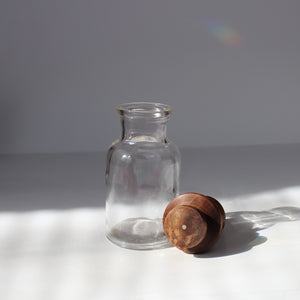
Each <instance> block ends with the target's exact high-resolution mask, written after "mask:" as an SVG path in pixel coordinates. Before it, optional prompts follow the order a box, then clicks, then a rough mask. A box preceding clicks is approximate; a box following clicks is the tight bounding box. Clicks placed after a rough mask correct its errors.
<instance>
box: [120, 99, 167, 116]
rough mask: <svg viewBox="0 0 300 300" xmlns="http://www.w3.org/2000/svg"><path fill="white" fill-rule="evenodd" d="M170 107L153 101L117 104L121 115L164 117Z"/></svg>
mask: <svg viewBox="0 0 300 300" xmlns="http://www.w3.org/2000/svg"><path fill="white" fill-rule="evenodd" d="M171 110H172V109H171V107H170V106H169V105H166V104H162V103H155V102H130V103H124V104H121V105H119V106H117V111H118V112H119V114H120V115H121V116H128V117H149V118H166V117H168V116H169V115H170V113H171Z"/></svg>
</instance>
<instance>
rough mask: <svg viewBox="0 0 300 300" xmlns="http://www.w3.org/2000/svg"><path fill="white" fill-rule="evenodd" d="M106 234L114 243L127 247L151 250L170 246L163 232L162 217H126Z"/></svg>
mask: <svg viewBox="0 0 300 300" xmlns="http://www.w3.org/2000/svg"><path fill="white" fill-rule="evenodd" d="M106 236H107V238H108V239H109V240H110V241H111V242H113V243H114V244H116V245H118V246H120V247H123V248H127V249H135V250H151V249H162V248H167V247H171V246H172V245H171V244H170V242H169V241H168V239H167V238H166V236H165V234H164V231H163V227H162V219H148V218H130V219H126V220H123V221H122V222H120V223H118V224H116V225H115V226H114V227H113V228H112V229H111V231H110V232H108V233H107V234H106Z"/></svg>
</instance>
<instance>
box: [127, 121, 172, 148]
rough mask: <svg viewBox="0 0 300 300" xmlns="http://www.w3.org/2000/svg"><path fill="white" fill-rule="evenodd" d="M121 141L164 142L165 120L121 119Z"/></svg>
mask: <svg viewBox="0 0 300 300" xmlns="http://www.w3.org/2000/svg"><path fill="white" fill-rule="evenodd" d="M121 127H122V128H121V129H122V136H121V138H122V140H127V141H133V142H142V141H143V142H165V141H166V133H167V120H166V119H163V120H157V119H143V118H128V117H126V116H122V117H121Z"/></svg>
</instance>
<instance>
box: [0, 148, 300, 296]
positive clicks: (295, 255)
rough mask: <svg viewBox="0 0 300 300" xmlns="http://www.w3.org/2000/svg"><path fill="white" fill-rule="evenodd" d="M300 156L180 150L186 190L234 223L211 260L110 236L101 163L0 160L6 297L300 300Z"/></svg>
mask: <svg viewBox="0 0 300 300" xmlns="http://www.w3.org/2000/svg"><path fill="white" fill-rule="evenodd" d="M299 150H300V147H299V145H293V146H292V145H291V146H276V147H275V146H274V147H245V148H243V147H241V148H226V149H225V148H224V149H190V150H184V151H182V152H183V168H182V180H181V182H182V191H194V192H203V193H206V194H210V195H211V196H215V197H216V198H217V199H218V200H219V201H220V202H221V203H222V205H223V206H224V208H225V211H226V215H227V219H226V225H225V228H224V231H223V234H222V236H221V239H220V240H219V242H218V243H217V244H216V245H215V246H214V248H213V249H211V251H209V252H208V253H206V254H202V255H188V254H185V253H184V252H181V251H180V250H178V249H176V248H174V247H170V248H167V249H161V250H153V251H134V250H127V249H123V248H120V247H118V246H115V245H114V244H112V243H110V242H109V241H108V240H107V239H106V238H105V236H104V202H103V201H104V198H103V197H104V185H103V183H101V182H102V181H101V180H102V178H101V175H102V174H103V166H104V163H103V157H104V156H103V155H102V154H101V155H100V154H72V155H71V154H70V155H67V154H64V155H27V156H26V155H25V156H2V157H1V158H0V164H1V166H2V168H1V171H0V179H1V183H0V200H1V202H0V203H1V212H0V299H5V300H6V299H8V300H11V299H18V300H19V299H26V300H27V299H30V300H35V299H39V300H40V299H46V300H47V299H55V300H60V299H72V300H74V299H76V300H77V299H78V300H79V299H80V300H81V299H85V300H86V299H88V300H93V299H109V300H110V299H112V300H115V299H125V300H126V299H172V300H173V299H251V300H252V299H280V300H282V299H300V255H299V253H300V168H299V164H300V162H299V158H300V152H299ZM298 153H299V154H298ZM187 157H188V158H187ZM76 170H77V172H76ZM196 174H199V177H197V176H196ZM226 174H227V176H226ZM97 176H99V178H98V177H97ZM201 178H203V180H201ZM247 182H248V183H247ZM197 187H198V188H197ZM196 188H197V189H196ZM213 190H215V191H216V192H215V193H213ZM97 204H98V205H97Z"/></svg>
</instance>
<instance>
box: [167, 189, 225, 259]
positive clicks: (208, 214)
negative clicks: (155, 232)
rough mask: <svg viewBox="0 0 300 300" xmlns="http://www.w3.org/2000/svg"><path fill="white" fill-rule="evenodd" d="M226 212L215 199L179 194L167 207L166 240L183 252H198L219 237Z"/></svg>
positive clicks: (199, 195)
mask: <svg viewBox="0 0 300 300" xmlns="http://www.w3.org/2000/svg"><path fill="white" fill-rule="evenodd" d="M224 224H225V212H224V209H223V207H222V205H221V204H220V203H219V202H218V201H217V200H216V199H214V198H212V197H209V196H204V195H202V194H198V193H186V194H181V195H179V196H178V197H176V198H174V199H173V200H172V201H171V202H170V203H169V205H168V206H167V207H166V209H165V212H164V216H163V227H164V232H165V234H166V236H167V238H168V239H169V241H170V242H171V243H172V244H173V245H174V246H175V247H177V248H179V249H181V250H183V251H184V252H186V253H201V252H205V251H207V250H208V249H209V248H211V247H212V246H213V245H214V244H215V243H216V241H217V240H218V239H219V237H220V235H221V233H222V230H223V227H224Z"/></svg>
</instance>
